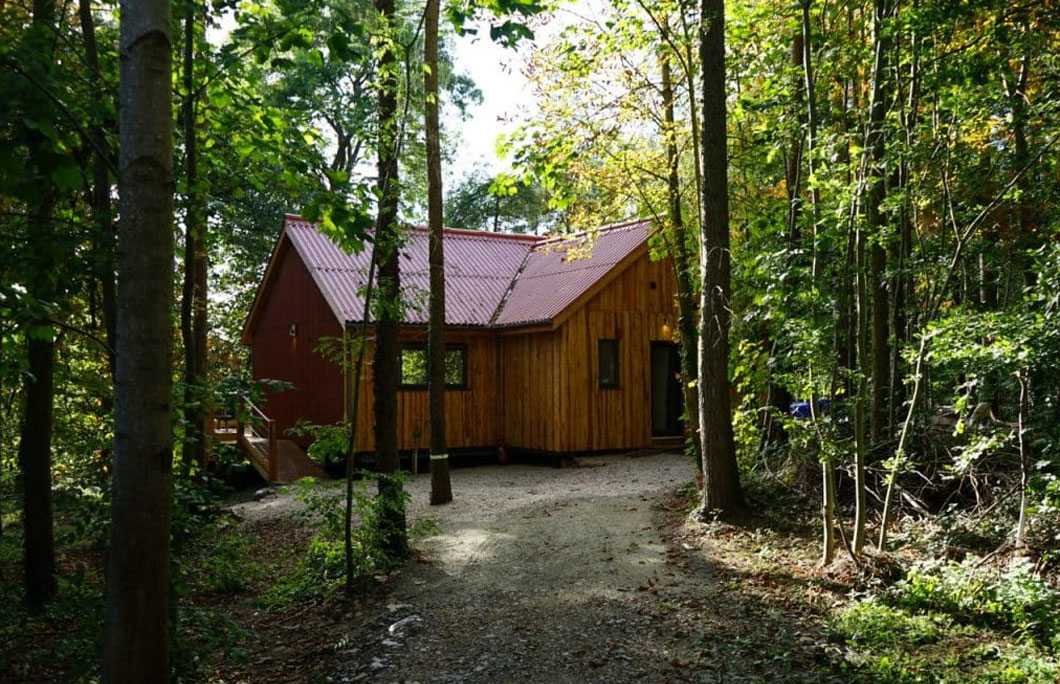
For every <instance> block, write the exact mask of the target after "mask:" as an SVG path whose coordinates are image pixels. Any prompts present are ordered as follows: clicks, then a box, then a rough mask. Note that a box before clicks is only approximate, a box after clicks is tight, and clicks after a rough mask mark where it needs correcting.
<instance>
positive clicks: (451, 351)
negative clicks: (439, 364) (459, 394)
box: [401, 342, 467, 390]
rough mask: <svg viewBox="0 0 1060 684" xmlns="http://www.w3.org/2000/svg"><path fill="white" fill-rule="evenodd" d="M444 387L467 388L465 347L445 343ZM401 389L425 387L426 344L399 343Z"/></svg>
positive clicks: (420, 388)
mask: <svg viewBox="0 0 1060 684" xmlns="http://www.w3.org/2000/svg"><path fill="white" fill-rule="evenodd" d="M445 388H446V389H467V347H466V346H464V345H462V344H459V345H457V344H454V345H448V344H447V345H445ZM401 389H417V390H422V389H427V345H426V344H424V343H422V342H406V343H404V344H402V345H401Z"/></svg>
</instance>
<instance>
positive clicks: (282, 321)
mask: <svg viewBox="0 0 1060 684" xmlns="http://www.w3.org/2000/svg"><path fill="white" fill-rule="evenodd" d="M278 257H279V259H280V261H279V263H278V264H277V266H278V267H279V268H278V272H277V274H276V276H275V280H274V281H273V284H272V287H271V291H270V292H269V295H268V298H267V299H266V300H265V301H264V302H263V309H262V311H261V314H260V318H259V319H258V322H257V326H256V327H255V329H254V330H253V335H252V338H251V357H252V365H253V369H254V377H255V378H256V379H259V380H260V379H264V378H270V379H273V380H283V381H285V382H290V383H292V384H293V385H294V387H293V388H292V389H289V390H286V391H282V392H268V393H267V399H266V405H265V406H264V407H262V408H263V409H264V411H265V413H266V415H268V416H269V417H270V418H272V419H273V420H275V421H276V427H277V429H278V430H279V431H280V432H279V435H280V436H284V437H286V436H287V435H286V434H285V433H286V431H287V430H288V429H289V428H291V427H292V426H294V424H295V423H296V422H297V421H298V420H299V419H303V420H307V421H309V422H311V423H316V424H318V425H327V424H331V423H335V422H337V421H338V420H340V419H341V418H342V411H343V403H342V400H343V397H342V392H343V387H342V383H343V381H342V370H341V368H340V366H339V365H338V364H335V363H332V362H330V361H328V360H327V359H325V358H324V357H323V356H321V355H320V354H319V353H317V351H316V349H317V347H318V346H319V344H320V341H321V339H322V338H325V337H341V336H342V328H341V327H340V326H339V324H338V323H337V322H336V321H335V316H334V315H333V314H332V313H331V309H330V308H329V307H328V305H327V302H326V301H325V300H324V297H323V295H321V294H320V290H319V289H317V286H316V283H314V282H313V278H312V276H311V275H310V274H309V271H308V270H307V269H306V267H305V264H304V263H303V262H302V259H301V258H300V257H299V256H298V253H297V252H296V251H295V250H294V249H292V248H291V245H290V242H289V241H287V240H286V239H285V240H284V244H283V245H281V246H280V254H279V255H278ZM292 324H293V325H294V326H295V336H294V337H291V335H290V329H291V325H292ZM298 441H300V442H301V443H302V444H303V445H305V443H306V441H307V440H305V439H304V438H300V439H299V440H298Z"/></svg>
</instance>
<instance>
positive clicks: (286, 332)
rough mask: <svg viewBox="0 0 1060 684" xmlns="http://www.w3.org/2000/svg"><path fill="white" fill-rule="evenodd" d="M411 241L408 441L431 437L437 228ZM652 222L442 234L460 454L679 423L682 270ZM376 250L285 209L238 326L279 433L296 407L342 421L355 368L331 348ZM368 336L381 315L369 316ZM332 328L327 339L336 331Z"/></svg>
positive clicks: (359, 295) (554, 450)
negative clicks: (430, 238) (654, 251)
mask: <svg viewBox="0 0 1060 684" xmlns="http://www.w3.org/2000/svg"><path fill="white" fill-rule="evenodd" d="M409 232H410V235H409V240H408V242H407V244H406V245H405V246H404V247H403V248H402V256H401V287H402V293H403V299H404V302H405V307H406V311H405V320H406V321H407V322H406V324H405V325H404V326H403V327H402V329H401V332H400V339H401V345H402V346H401V365H402V377H401V388H400V390H399V397H398V414H399V415H398V419H399V446H400V448H401V449H402V450H407V451H411V450H414V449H420V450H423V449H426V447H427V445H428V443H429V428H428V408H427V387H426V337H427V326H426V324H427V287H428V265H427V232H426V231H425V230H422V229H411V230H410V231H409ZM650 232H651V225H650V223H649V222H647V221H638V222H632V223H624V224H620V225H614V226H608V227H605V228H601V229H599V230H597V231H593V232H592V234H581V235H575V236H564V237H553V238H541V237H535V236H528V235H511V234H501V233H488V232H480V231H466V230H450V229H447V230H446V231H445V237H444V245H445V259H446V263H445V278H446V323H447V329H446V346H447V375H448V376H449V381H450V382H451V385H450V386H449V387H447V391H446V429H447V438H448V443H449V447H450V449H451V451H452V452H453V453H454V454H459V453H460V452H461V451H481V450H496V449H498V448H499V447H502V446H503V447H505V448H506V449H507V450H509V451H527V452H534V453H539V454H546V455H552V456H562V455H569V454H577V453H586V452H594V451H611V450H626V449H639V448H644V447H650V446H652V445H653V439H654V440H659V439H660V438H666V437H670V438H672V437H674V436H677V435H680V434H681V429H682V427H681V424H680V415H681V412H682V406H681V391H680V386H679V384H678V382H677V380H676V376H677V372H678V360H677V359H678V356H677V351H676V345H674V344H673V342H672V341H671V330H672V328H673V326H674V323H675V318H674V317H675V311H674V279H673V273H672V266H671V263H670V261H669V260H668V259H664V260H660V261H652V259H651V258H650V255H649V253H648V237H649V234H650ZM370 249H371V247H370V246H369V247H368V249H367V250H366V251H365V252H362V253H359V254H346V253H345V252H344V251H343V250H342V249H340V248H339V247H338V246H337V245H336V244H335V243H333V242H332V241H331V240H330V239H329V238H328V237H326V236H325V235H323V234H322V233H320V232H319V231H318V230H317V229H316V228H315V227H314V225H313V224H311V223H309V222H307V221H305V220H303V219H301V218H299V217H297V216H292V215H288V216H286V217H285V219H284V225H283V228H282V230H281V232H280V236H279V238H278V240H277V242H276V246H275V248H274V250H273V253H272V256H271V258H270V261H269V265H268V268H267V269H266V271H265V275H264V278H263V280H262V282H261V285H260V287H259V289H258V293H257V296H256V298H255V301H254V305H253V307H252V309H251V312H250V315H249V316H248V318H247V321H246V324H245V326H244V330H243V343H244V344H246V345H248V346H249V347H250V351H251V359H252V366H253V373H254V377H255V378H258V379H264V378H269V379H274V380H283V381H286V382H288V383H291V385H292V386H293V388H292V389H289V390H286V391H279V392H274V393H270V394H269V395H268V398H267V404H266V406H265V407H264V409H263V410H264V413H265V414H267V415H268V416H269V418H270V419H271V420H272V421H275V426H276V429H277V431H278V432H281V433H282V432H284V431H286V430H287V429H289V428H290V427H291V426H293V425H294V424H295V423H296V422H297V421H299V420H306V421H309V422H312V423H316V424H332V423H336V422H338V421H340V420H341V419H342V418H343V416H344V415H346V414H347V413H348V412H349V411H350V407H351V404H352V402H351V397H352V390H353V387H352V383H353V380H352V376H353V372H352V370H350V371H349V372H347V371H346V370H345V369H344V366H348V364H342V363H338V362H336V361H333V360H328V359H327V358H326V357H325V356H324V355H322V354H321V353H320V352H319V348H320V347H321V343H322V341H325V344H326V345H330V346H331V347H333V348H339V349H341V348H342V346H343V341H344V340H345V342H346V343H347V345H348V343H349V342H350V341H351V340H352V339H353V338H355V337H356V336H357V335H358V334H359V331H360V323H361V321H362V318H363V315H364V301H363V292H364V288H365V285H366V281H367V276H368V266H369V262H370V258H371V253H370ZM368 330H369V333H368V337H369V340H371V337H372V332H371V327H370V326H369V328H368ZM328 338H330V340H328ZM372 351H373V350H372V346H371V343H370V342H369V345H368V348H367V357H366V361H367V363H366V365H365V372H364V374H363V377H362V387H361V391H360V400H359V409H358V412H357V413H358V415H357V420H358V438H357V450H358V451H360V452H370V451H372V450H373V448H374V438H373V434H372V433H373V431H372V425H373V410H374V407H373V400H372V372H371V356H372Z"/></svg>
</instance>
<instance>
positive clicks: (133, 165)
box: [102, 0, 173, 684]
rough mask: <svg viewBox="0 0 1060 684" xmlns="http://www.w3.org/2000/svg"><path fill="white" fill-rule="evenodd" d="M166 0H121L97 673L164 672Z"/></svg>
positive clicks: (169, 208) (114, 676) (140, 677)
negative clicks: (112, 365) (107, 522)
mask: <svg viewBox="0 0 1060 684" xmlns="http://www.w3.org/2000/svg"><path fill="white" fill-rule="evenodd" d="M170 30H171V16H170V3H169V2H168V1H167V0H139V1H138V2H131V1H129V0H124V1H123V2H122V6H121V55H122V60H121V73H120V100H121V126H120V136H121V153H120V165H119V166H120V177H119V194H120V209H121V212H120V215H121V219H120V222H119V231H120V232H119V239H120V244H121V246H122V250H121V256H120V260H119V266H118V329H117V333H118V358H117V373H116V376H117V380H116V382H115V397H116V402H115V447H116V448H115V457H114V490H113V492H114V493H113V502H112V505H111V537H110V549H109V562H108V573H107V605H106V620H105V625H104V634H103V669H102V675H103V677H102V678H103V682H105V684H124V683H126V682H164V681H166V680H168V679H169V676H170V658H169V645H170V644H169V621H168V615H169V533H170V524H169V523H170V510H171V507H172V499H173V480H172V466H173V456H172V451H173V437H172V434H173V433H172V421H173V418H172V408H173V406H172V405H173V387H172V381H171V374H170V353H171V350H172V344H173V343H172V323H171V320H170V314H171V309H170V297H171V293H172V291H173V275H172V274H173V233H172V230H173V118H172V110H171V107H170V94H171V90H172V39H171V33H170Z"/></svg>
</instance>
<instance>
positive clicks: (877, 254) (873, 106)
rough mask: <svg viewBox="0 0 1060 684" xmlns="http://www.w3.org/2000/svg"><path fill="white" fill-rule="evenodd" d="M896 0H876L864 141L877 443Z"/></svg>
mask: <svg viewBox="0 0 1060 684" xmlns="http://www.w3.org/2000/svg"><path fill="white" fill-rule="evenodd" d="M894 7H895V6H894V4H893V0H875V11H874V14H873V21H872V33H873V37H872V43H873V68H872V94H871V96H870V100H869V120H868V128H867V132H866V141H865V143H866V144H865V146H866V148H867V150H868V154H869V164H868V169H867V177H866V197H865V222H866V224H867V226H866V230H867V231H868V235H869V240H870V241H871V244H870V245H868V246H867V247H868V250H869V291H870V293H871V296H872V315H871V324H872V333H871V334H872V360H871V379H872V383H871V385H872V386H871V390H872V399H871V406H870V411H869V430H870V432H869V439H870V441H871V443H872V444H876V443H878V442H879V441H880V439H881V438H882V437H883V433H884V428H885V427H888V426H887V394H888V391H889V389H890V380H889V375H890V366H891V359H890V346H889V340H888V338H889V335H888V328H889V323H890V314H889V311H888V306H889V300H888V294H887V283H886V274H885V271H886V270H887V250H886V246H885V245H884V243H883V238H884V225H885V219H884V216H883V212H882V210H881V208H882V205H883V201H884V199H885V198H886V196H887V187H886V184H885V180H884V179H885V177H886V170H885V168H884V164H885V161H886V159H885V158H886V154H887V134H886V130H885V128H886V125H887V122H886V118H887V103H888V102H889V101H890V98H891V87H890V83H891V76H890V74H889V71H890V55H891V50H892V43H893V41H892V40H891V38H890V37H889V34H888V30H889V28H888V27H887V26H886V24H887V23H888V22H890V20H891V19H892V18H893V16H894Z"/></svg>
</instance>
